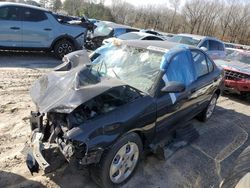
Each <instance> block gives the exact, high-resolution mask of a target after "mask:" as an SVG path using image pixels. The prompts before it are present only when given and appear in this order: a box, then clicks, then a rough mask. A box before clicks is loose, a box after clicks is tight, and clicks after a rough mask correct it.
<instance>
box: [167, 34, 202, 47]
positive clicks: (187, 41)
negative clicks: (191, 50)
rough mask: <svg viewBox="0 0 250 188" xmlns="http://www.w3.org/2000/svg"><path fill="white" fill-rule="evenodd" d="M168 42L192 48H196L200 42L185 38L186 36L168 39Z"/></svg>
mask: <svg viewBox="0 0 250 188" xmlns="http://www.w3.org/2000/svg"><path fill="white" fill-rule="evenodd" d="M169 41H171V42H177V43H182V44H187V45H192V46H197V45H198V44H199V42H200V41H199V40H196V39H194V38H192V37H186V36H174V37H172V38H170V39H169Z"/></svg>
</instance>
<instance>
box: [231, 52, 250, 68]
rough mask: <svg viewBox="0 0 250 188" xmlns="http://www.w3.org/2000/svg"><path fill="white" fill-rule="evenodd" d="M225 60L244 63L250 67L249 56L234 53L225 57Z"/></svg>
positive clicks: (247, 54)
mask: <svg viewBox="0 0 250 188" xmlns="http://www.w3.org/2000/svg"><path fill="white" fill-rule="evenodd" d="M227 60H229V61H240V62H242V63H246V64H248V65H250V54H249V53H241V52H237V51H235V52H233V53H231V54H229V55H228V56H227Z"/></svg>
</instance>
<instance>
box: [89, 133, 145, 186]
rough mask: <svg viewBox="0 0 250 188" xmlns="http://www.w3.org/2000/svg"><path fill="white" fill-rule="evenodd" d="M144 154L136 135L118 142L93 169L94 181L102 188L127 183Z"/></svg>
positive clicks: (127, 136) (133, 134) (126, 136)
mask: <svg viewBox="0 0 250 188" xmlns="http://www.w3.org/2000/svg"><path fill="white" fill-rule="evenodd" d="M141 153H142V142H141V139H140V137H139V136H138V135H137V134H136V133H129V134H127V135H125V136H123V137H122V138H121V139H120V140H118V141H117V142H116V143H115V144H114V145H113V147H112V148H111V149H110V150H109V151H108V152H107V153H106V154H104V156H103V157H102V159H101V162H100V164H98V165H96V166H93V167H91V176H92V178H93V180H94V181H95V182H96V183H97V184H98V185H100V186H101V187H116V186H119V185H122V184H124V183H126V182H127V181H128V180H129V178H130V177H131V176H132V174H133V173H134V171H135V169H136V167H137V165H138V163H139V160H140V156H141Z"/></svg>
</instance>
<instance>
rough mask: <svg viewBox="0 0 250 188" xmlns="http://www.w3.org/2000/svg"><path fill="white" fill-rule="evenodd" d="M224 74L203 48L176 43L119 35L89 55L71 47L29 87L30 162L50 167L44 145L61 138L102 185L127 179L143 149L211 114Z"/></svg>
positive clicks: (70, 153)
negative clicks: (31, 103) (60, 61)
mask: <svg viewBox="0 0 250 188" xmlns="http://www.w3.org/2000/svg"><path fill="white" fill-rule="evenodd" d="M221 82H222V71H221V69H219V68H217V66H216V65H215V64H214V62H213V61H212V60H211V59H210V58H209V57H208V56H207V55H206V53H204V52H203V51H202V50H200V49H198V48H195V47H189V46H183V45H179V44H176V43H170V42H165V41H164V42H163V41H122V42H121V41H116V42H115V41H114V42H113V43H111V44H109V45H106V46H104V47H101V48H99V49H97V50H96V51H95V52H94V53H93V54H91V55H90V57H89V56H88V54H87V52H85V51H77V52H73V53H71V54H69V55H67V56H66V57H65V58H64V63H63V64H62V65H60V66H59V67H57V68H56V69H55V70H54V71H52V72H51V73H49V74H48V75H46V76H43V77H42V78H40V79H39V80H38V81H36V82H35V84H34V86H33V87H32V89H31V97H32V100H33V101H34V103H35V104H36V106H37V111H36V112H32V113H31V114H32V117H31V128H32V147H33V153H30V154H28V160H27V163H28V167H29V168H30V170H31V171H32V172H33V171H35V170H37V168H36V164H37V163H38V164H39V166H40V168H42V169H43V170H45V172H46V171H47V170H49V168H50V164H48V162H47V161H46V160H45V158H44V157H43V156H42V154H41V152H40V151H41V149H42V148H44V147H43V145H44V144H45V143H47V144H48V143H57V145H58V147H59V149H60V150H61V152H62V154H63V155H64V157H65V158H66V159H67V160H68V161H69V162H72V161H77V163H78V164H79V165H85V166H89V168H90V170H91V174H92V177H93V178H94V180H95V181H96V183H97V184H99V185H100V186H101V187H113V186H116V185H120V184H123V183H125V182H126V181H127V180H128V179H129V178H130V177H131V175H132V173H133V172H134V171H135V168H136V166H137V165H138V162H139V159H140V157H141V156H142V152H143V151H145V150H149V151H155V148H157V147H158V146H160V143H163V142H164V141H167V140H169V138H171V137H172V136H173V135H174V134H175V131H176V130H177V129H178V127H179V126H180V125H183V122H187V121H189V120H191V119H192V118H194V117H198V118H199V119H200V120H202V121H205V120H207V119H208V118H210V117H211V115H212V113H213V110H214V108H215V106H216V101H217V98H218V97H219V95H220V93H221V90H220V86H221ZM32 161H33V163H32ZM34 161H35V162H34Z"/></svg>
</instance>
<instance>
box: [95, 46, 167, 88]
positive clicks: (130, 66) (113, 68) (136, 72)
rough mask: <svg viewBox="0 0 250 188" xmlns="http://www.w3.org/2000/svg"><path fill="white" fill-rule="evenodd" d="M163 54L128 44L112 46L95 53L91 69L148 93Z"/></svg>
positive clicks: (156, 74)
mask: <svg viewBox="0 0 250 188" xmlns="http://www.w3.org/2000/svg"><path fill="white" fill-rule="evenodd" d="M162 56H163V54H162V53H160V52H153V51H149V50H147V49H139V48H134V47H128V46H121V47H115V48H112V49H110V50H108V51H106V52H104V53H102V54H97V57H96V58H95V59H94V60H93V64H94V65H93V67H92V71H95V72H97V74H99V76H101V77H102V76H108V77H114V78H117V79H120V80H122V81H123V82H125V83H127V84H128V85H130V86H132V87H134V88H136V89H138V90H140V91H142V92H145V93H149V92H150V89H151V88H152V86H153V84H154V83H155V81H156V78H157V76H158V73H159V72H160V63H161V59H162Z"/></svg>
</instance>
